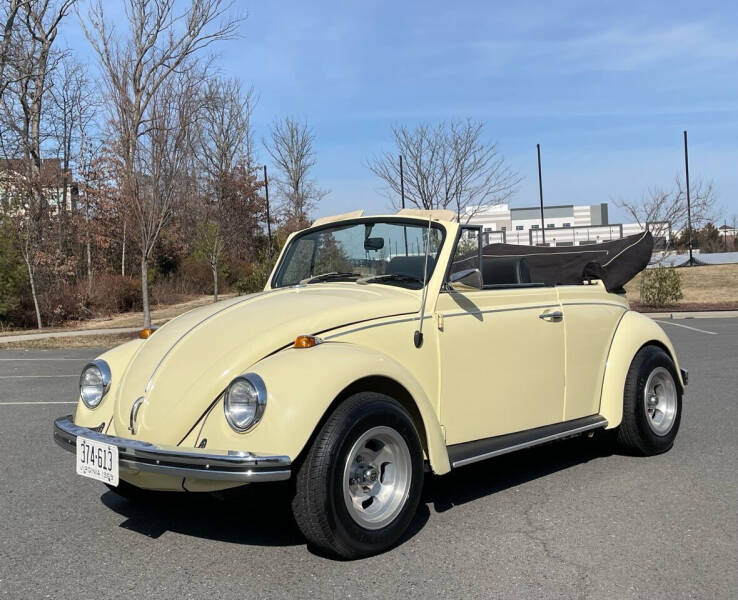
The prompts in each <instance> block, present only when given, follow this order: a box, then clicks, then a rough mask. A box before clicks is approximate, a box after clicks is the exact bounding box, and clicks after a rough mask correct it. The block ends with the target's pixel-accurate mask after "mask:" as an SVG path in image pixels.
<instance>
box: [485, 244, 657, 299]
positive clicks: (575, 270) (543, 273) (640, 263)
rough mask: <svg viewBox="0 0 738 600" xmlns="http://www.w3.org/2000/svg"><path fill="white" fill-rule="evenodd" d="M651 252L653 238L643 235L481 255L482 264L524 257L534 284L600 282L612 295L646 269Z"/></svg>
mask: <svg viewBox="0 0 738 600" xmlns="http://www.w3.org/2000/svg"><path fill="white" fill-rule="evenodd" d="M652 251H653V236H652V235H651V233H650V232H648V231H646V232H644V233H639V234H636V235H631V236H628V237H624V238H622V239H619V240H613V241H611V242H602V243H599V244H591V245H586V246H565V247H560V246H556V247H548V246H517V245H515V244H489V245H487V246H484V248H483V249H482V255H483V262H484V263H487V259H488V258H492V259H493V258H497V257H503V256H504V257H525V259H526V261H527V263H528V268H529V270H530V278H531V281H532V282H533V283H544V284H546V285H566V284H570V285H571V284H579V283H583V282H584V281H587V280H592V279H601V280H602V282H603V283H604V284H605V287H606V288H607V290H608V291H610V292H614V291H619V290H621V289H622V287H623V286H624V285H625V284H626V283H628V282H629V281H630V280H631V279H633V277H635V276H636V275H637V274H638V273H640V272H641V271H642V270H643V269H645V268H646V267H647V266H648V262H649V260H650V259H651V253H652ZM484 268H485V267H484V266H483V270H484Z"/></svg>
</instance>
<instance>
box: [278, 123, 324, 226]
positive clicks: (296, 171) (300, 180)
mask: <svg viewBox="0 0 738 600" xmlns="http://www.w3.org/2000/svg"><path fill="white" fill-rule="evenodd" d="M314 141H315V134H314V133H313V132H312V130H311V129H310V128H309V127H308V126H307V123H301V122H299V121H298V120H296V119H293V118H290V117H287V118H284V119H280V120H277V121H275V122H274V123H273V124H272V130H271V139H270V140H269V141H268V142H267V141H264V146H265V147H266V150H267V152H268V153H269V156H270V157H271V158H272V161H273V162H274V165H275V167H276V169H277V177H276V179H275V182H276V184H277V189H278V190H279V192H280V194H281V196H282V199H283V206H282V209H283V211H284V213H285V216H286V218H287V221H288V222H290V223H293V224H294V225H295V226H300V225H303V224H305V223H306V222H307V220H308V214H309V213H310V210H311V209H313V208H314V207H315V205H316V204H317V203H318V202H319V201H320V200H321V199H322V198H323V197H324V196H325V195H326V194H327V192H326V191H325V190H321V189H319V188H318V187H317V186H316V184H315V181H314V180H312V179H310V171H311V169H312V168H313V167H314V166H315V149H314V148H313V143H314Z"/></svg>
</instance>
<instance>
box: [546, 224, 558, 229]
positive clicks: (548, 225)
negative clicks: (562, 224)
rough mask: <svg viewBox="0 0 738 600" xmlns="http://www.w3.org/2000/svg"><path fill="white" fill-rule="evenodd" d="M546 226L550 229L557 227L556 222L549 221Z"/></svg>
mask: <svg viewBox="0 0 738 600" xmlns="http://www.w3.org/2000/svg"><path fill="white" fill-rule="evenodd" d="M546 227H547V228H548V229H553V228H554V227H556V224H555V223H547V224H546Z"/></svg>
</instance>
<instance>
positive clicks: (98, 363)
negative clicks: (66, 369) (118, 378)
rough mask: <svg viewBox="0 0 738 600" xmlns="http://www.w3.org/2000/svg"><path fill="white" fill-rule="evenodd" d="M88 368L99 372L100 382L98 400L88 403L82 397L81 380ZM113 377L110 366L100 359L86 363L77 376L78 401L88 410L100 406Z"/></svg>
mask: <svg viewBox="0 0 738 600" xmlns="http://www.w3.org/2000/svg"><path fill="white" fill-rule="evenodd" d="M89 368H96V369H97V370H98V371H100V379H101V381H102V393H101V394H100V399H99V400H98V401H97V402H94V403H90V402H88V401H87V400H86V399H85V397H84V395H83V394H82V382H83V378H84V376H85V372H86V371H87V369H89ZM112 378H113V376H112V373H111V371H110V365H108V363H107V362H105V361H104V360H102V359H99V358H98V359H95V360H93V361H91V362H88V363H87V364H86V365H85V366H84V368H83V369H82V372H81V373H80V375H79V397H80V400H82V403H83V404H84V405H85V406H86V407H87V408H89V409H90V410H94V409H95V408H97V407H98V406H100V404H102V401H103V398H105V395H106V394H107V393H108V390H109V389H110V381H111V380H112Z"/></svg>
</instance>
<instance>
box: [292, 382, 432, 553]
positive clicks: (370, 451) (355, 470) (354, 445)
mask: <svg viewBox="0 0 738 600" xmlns="http://www.w3.org/2000/svg"><path fill="white" fill-rule="evenodd" d="M295 485H296V490H295V498H294V500H293V503H292V508H293V513H294V515H295V520H296V521H297V525H298V526H299V528H300V530H301V531H302V533H303V535H304V536H305V537H306V538H307V540H308V542H309V543H311V544H313V545H314V546H316V547H318V548H320V549H322V550H323V551H326V552H328V553H330V554H335V555H338V556H340V557H343V558H359V557H361V556H368V555H371V554H376V553H378V552H382V551H383V550H386V549H387V548H389V547H390V546H392V544H394V543H395V542H396V541H397V540H398V539H399V538H400V536H401V535H402V534H403V533H404V531H405V530H406V529H407V526H408V525H409V523H410V521H411V520H412V518H413V516H414V515H415V512H416V510H417V507H418V502H419V501H420V493H421V490H422V485H423V451H422V448H421V445H420V440H419V438H418V434H417V432H416V430H415V426H414V425H413V422H412V420H411V418H410V416H409V415H408V414H407V412H406V411H405V409H404V408H402V406H400V405H399V404H398V403H397V402H396V401H395V400H393V399H392V398H390V397H388V396H384V395H382V394H376V393H371V392H363V393H359V394H356V395H354V396H351V397H350V398H348V399H347V400H346V401H345V402H343V403H342V404H341V405H339V407H338V408H337V409H336V410H335V412H334V413H333V414H332V415H331V416H330V417H329V418H328V420H327V421H326V423H325V424H324V425H323V427H322V428H321V430H320V431H319V433H318V435H317V437H316V438H315V440H314V442H313V444H312V446H311V447H310V448H309V449H308V452H307V455H306V456H305V459H304V461H303V462H302V464H301V465H300V467H299V469H298V471H297V477H296V481H295Z"/></svg>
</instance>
